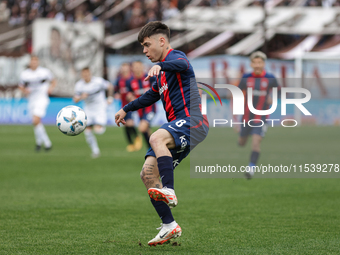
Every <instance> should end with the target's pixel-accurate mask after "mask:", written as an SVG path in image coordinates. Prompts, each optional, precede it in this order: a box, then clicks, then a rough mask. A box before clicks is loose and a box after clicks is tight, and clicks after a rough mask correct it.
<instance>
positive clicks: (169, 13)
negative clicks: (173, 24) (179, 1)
mask: <svg viewBox="0 0 340 255" xmlns="http://www.w3.org/2000/svg"><path fill="white" fill-rule="evenodd" d="M162 9H163V20H168V19H171V18H172V17H174V16H176V15H178V14H179V10H178V9H177V6H176V2H175V1H171V2H169V1H168V0H164V1H162Z"/></svg>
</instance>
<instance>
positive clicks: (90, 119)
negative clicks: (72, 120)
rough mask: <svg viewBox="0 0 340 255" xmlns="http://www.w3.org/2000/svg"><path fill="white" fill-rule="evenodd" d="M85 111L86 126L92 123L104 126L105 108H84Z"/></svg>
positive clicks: (105, 118) (105, 121) (105, 120)
mask: <svg viewBox="0 0 340 255" xmlns="http://www.w3.org/2000/svg"><path fill="white" fill-rule="evenodd" d="M85 113H86V116H87V126H93V125H100V126H106V123H107V114H106V108H104V109H98V110H92V109H91V110H89V109H85Z"/></svg>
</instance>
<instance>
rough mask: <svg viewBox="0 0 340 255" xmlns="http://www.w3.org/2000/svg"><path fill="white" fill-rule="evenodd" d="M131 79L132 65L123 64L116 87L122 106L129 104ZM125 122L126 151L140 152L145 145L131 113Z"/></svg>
mask: <svg viewBox="0 0 340 255" xmlns="http://www.w3.org/2000/svg"><path fill="white" fill-rule="evenodd" d="M131 78H132V77H131V70H130V64H129V63H123V64H122V65H121V67H120V71H119V76H118V79H117V81H116V86H115V92H116V93H117V94H119V95H120V99H121V101H122V106H125V105H127V104H128V103H129V101H128V100H127V98H126V95H127V93H128V92H129V91H128V87H129V85H128V84H129V83H130V80H131ZM125 121H126V125H125V134H126V138H127V140H128V143H129V145H128V146H127V147H126V150H127V151H128V152H133V151H138V150H140V149H141V148H142V146H143V145H142V141H141V139H140V138H139V137H138V135H137V130H136V128H135V123H134V121H133V118H132V113H131V112H129V113H127V115H126V117H125Z"/></svg>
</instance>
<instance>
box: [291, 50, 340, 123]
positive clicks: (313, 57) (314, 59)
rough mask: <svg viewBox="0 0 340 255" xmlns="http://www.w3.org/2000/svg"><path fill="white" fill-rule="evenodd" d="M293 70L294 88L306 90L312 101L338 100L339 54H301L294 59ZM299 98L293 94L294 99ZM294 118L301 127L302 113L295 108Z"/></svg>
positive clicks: (339, 78)
mask: <svg viewBox="0 0 340 255" xmlns="http://www.w3.org/2000/svg"><path fill="white" fill-rule="evenodd" d="M294 69H295V75H294V78H295V80H294V86H295V87H297V88H307V89H308V90H309V91H310V92H311V94H312V99H340V53H338V52H306V53H303V54H301V55H300V56H298V57H297V58H295V63H294ZM300 97H301V95H299V94H295V98H300ZM294 118H295V119H296V120H297V122H298V124H299V125H301V121H302V112H301V111H300V110H299V109H298V108H297V107H295V109H294Z"/></svg>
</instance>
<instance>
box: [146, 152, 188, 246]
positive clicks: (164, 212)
mask: <svg viewBox="0 0 340 255" xmlns="http://www.w3.org/2000/svg"><path fill="white" fill-rule="evenodd" d="M140 176H141V179H142V181H143V183H144V185H145V187H146V188H147V189H148V190H150V189H153V188H154V189H162V187H163V185H162V183H161V182H160V175H159V170H158V167H157V159H156V158H155V157H152V156H149V157H147V158H146V160H145V163H144V165H143V169H142V171H141V173H140ZM150 200H151V203H152V205H153V206H154V208H155V210H156V212H157V213H158V216H159V217H160V218H161V220H162V222H163V223H162V226H161V228H160V231H159V233H158V234H157V235H156V237H155V238H154V239H152V240H151V241H149V243H148V244H149V245H150V246H153V245H154V246H156V245H157V244H163V243H165V242H166V241H168V240H170V239H171V238H176V237H179V236H181V233H182V230H181V227H180V226H179V225H178V224H177V222H176V221H175V220H174V218H173V216H172V213H171V210H170V208H169V206H168V205H167V204H166V203H164V202H163V201H161V200H160V201H156V200H155V199H154V198H152V197H151V198H150Z"/></svg>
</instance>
